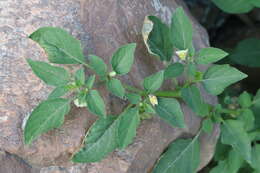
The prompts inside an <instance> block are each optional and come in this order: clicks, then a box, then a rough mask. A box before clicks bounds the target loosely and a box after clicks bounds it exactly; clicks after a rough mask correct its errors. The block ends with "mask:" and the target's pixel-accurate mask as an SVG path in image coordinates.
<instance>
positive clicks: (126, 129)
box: [118, 107, 140, 149]
mask: <svg viewBox="0 0 260 173" xmlns="http://www.w3.org/2000/svg"><path fill="white" fill-rule="evenodd" d="M139 123H140V116H139V110H138V108H137V107H135V108H130V109H126V110H125V111H124V112H123V113H122V114H121V115H120V123H119V128H118V147H119V148H120V149H124V148H126V147H127V146H128V145H129V144H130V143H132V141H133V138H134V137H135V136H136V129H137V127H138V125H139Z"/></svg>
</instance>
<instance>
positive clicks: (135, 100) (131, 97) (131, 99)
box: [126, 93, 142, 104]
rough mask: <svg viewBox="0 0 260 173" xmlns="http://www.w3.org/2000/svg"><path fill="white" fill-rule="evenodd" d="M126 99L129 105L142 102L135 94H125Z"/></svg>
mask: <svg viewBox="0 0 260 173" xmlns="http://www.w3.org/2000/svg"><path fill="white" fill-rule="evenodd" d="M126 98H127V99H128V100H129V102H130V103H131V104H138V103H139V102H140V101H141V100H142V98H141V96H140V95H138V94H135V93H126Z"/></svg>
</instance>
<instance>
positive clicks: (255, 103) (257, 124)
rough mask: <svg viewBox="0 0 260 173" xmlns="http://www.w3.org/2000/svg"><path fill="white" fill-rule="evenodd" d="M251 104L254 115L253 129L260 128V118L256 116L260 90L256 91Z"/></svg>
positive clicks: (258, 110)
mask: <svg viewBox="0 0 260 173" xmlns="http://www.w3.org/2000/svg"><path fill="white" fill-rule="evenodd" d="M252 103H253V106H252V110H253V112H254V115H255V128H260V116H258V115H259V112H260V89H258V91H257V93H256V95H255V97H254V100H253V102H252Z"/></svg>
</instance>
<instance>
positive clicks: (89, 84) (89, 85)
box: [85, 75, 96, 89]
mask: <svg viewBox="0 0 260 173" xmlns="http://www.w3.org/2000/svg"><path fill="white" fill-rule="evenodd" d="M95 79H96V76H95V75H91V76H89V78H88V79H87V80H86V81H85V85H86V86H87V88H88V89H91V88H92V87H93V85H94V83H95Z"/></svg>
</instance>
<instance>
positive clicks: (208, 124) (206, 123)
mask: <svg viewBox="0 0 260 173" xmlns="http://www.w3.org/2000/svg"><path fill="white" fill-rule="evenodd" d="M202 130H203V131H204V132H206V133H211V132H212V130H213V122H212V120H211V119H205V120H203V122H202Z"/></svg>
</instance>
